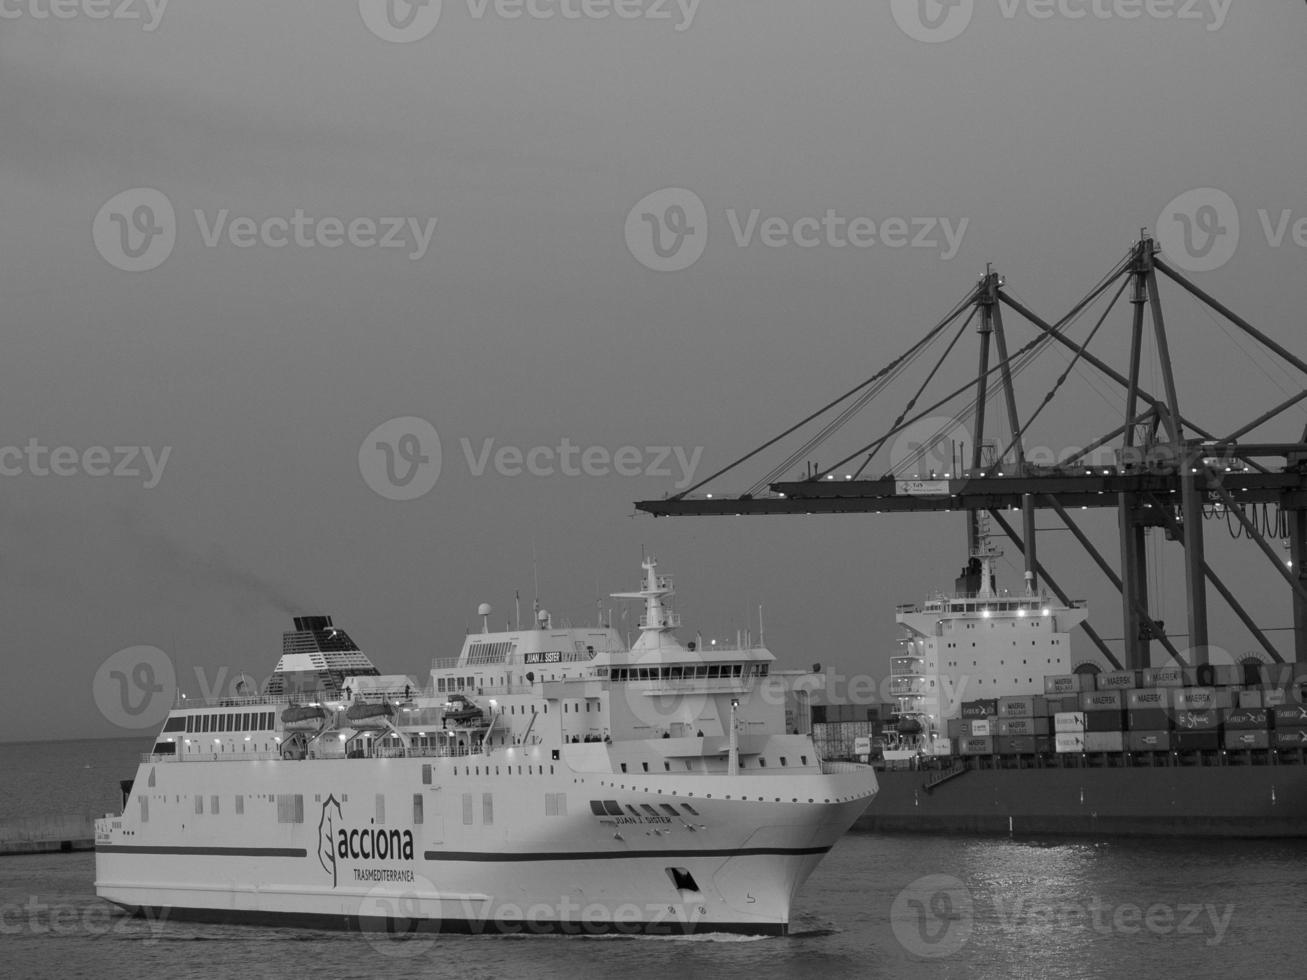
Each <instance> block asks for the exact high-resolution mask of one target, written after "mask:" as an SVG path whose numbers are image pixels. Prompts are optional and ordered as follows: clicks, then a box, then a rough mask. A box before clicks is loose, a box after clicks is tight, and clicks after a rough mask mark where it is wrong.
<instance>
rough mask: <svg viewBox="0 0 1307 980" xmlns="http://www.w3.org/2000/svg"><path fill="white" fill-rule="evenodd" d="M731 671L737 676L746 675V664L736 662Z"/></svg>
mask: <svg viewBox="0 0 1307 980" xmlns="http://www.w3.org/2000/svg"><path fill="white" fill-rule="evenodd" d="M731 673H732V674H733V675H735V676H736V677H742V676H743V675H744V664H734V665H733V666H732V667H731Z"/></svg>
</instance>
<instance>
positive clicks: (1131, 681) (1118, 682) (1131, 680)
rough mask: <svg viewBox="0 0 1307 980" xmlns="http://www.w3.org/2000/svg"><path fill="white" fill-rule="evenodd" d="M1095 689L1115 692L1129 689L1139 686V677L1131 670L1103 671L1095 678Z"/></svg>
mask: <svg viewBox="0 0 1307 980" xmlns="http://www.w3.org/2000/svg"><path fill="white" fill-rule="evenodd" d="M1095 680H1096V681H1097V683H1096V685H1095V686H1096V687H1097V688H1098V690H1100V691H1116V690H1121V689H1126V690H1128V689H1130V688H1132V687H1138V686H1139V676H1138V674H1137V673H1136V672H1135V671H1133V670H1111V671H1105V672H1104V673H1101V674H1099V675H1098V677H1097V678H1095Z"/></svg>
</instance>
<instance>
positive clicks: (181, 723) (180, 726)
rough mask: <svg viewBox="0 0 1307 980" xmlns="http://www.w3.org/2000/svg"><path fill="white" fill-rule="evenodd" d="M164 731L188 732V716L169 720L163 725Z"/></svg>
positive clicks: (174, 717) (176, 716)
mask: <svg viewBox="0 0 1307 980" xmlns="http://www.w3.org/2000/svg"><path fill="white" fill-rule="evenodd" d="M163 730H164V731H165V732H184V731H186V716H185V715H173V716H172V717H171V718H169V719H168V720H167V721H166V722H164V723H163Z"/></svg>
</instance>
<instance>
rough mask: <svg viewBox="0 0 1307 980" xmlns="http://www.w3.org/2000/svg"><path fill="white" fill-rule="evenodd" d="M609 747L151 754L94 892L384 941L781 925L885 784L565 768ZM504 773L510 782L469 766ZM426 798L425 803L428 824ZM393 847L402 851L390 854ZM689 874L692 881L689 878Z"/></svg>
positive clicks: (850, 778)
mask: <svg viewBox="0 0 1307 980" xmlns="http://www.w3.org/2000/svg"><path fill="white" fill-rule="evenodd" d="M579 749H584V750H585V751H577V750H579ZM598 749H600V747H599V746H593V747H592V746H584V747H564V749H563V750H562V757H561V758H560V759H559V760H558V761H556V762H554V761H552V760H550V758H549V755H548V753H546V752H543V751H541V750H540V749H533V750H531V751H529V752H526V751H524V750H518V761H522V764H523V765H524V766H525V767H526V769H527V771H528V772H529V773H530V774H527V775H518V774H517V773H518V771H519V766H518V765H517V762H516V761H515V762H512V763H510V762H508V755H507V754H506V753H493V754H492V755H488V756H481V757H477V758H475V759H469V758H467V757H464V758H461V759H458V758H455V759H449V758H439V759H429V760H428V759H420V758H415V759H377V760H369V761H367V762H366V763H363V762H361V761H360V760H311V761H304V762H287V761H280V760H274V759H267V760H261V761H250V762H235V761H232V762H212V763H190V764H186V765H168V764H160V765H152V764H148V763H147V764H145V765H143V766H142V767H141V771H140V773H139V774H138V776H137V780H138V782H137V788H138V790H139V788H140V787H141V786H147V784H151V783H152V785H148V786H147V791H146V793H145V795H146V796H147V798H148V799H149V803H148V804H146V806H148V820H147V821H145V822H144V823H142V822H141V821H140V816H141V813H140V812H138V813H136V814H132V813H131V812H130V810H129V811H128V813H127V814H125V815H124V817H123V818H121V819H116V818H115V819H108V818H106V819H105V820H102V821H100V822H99V824H98V825H97V846H96V851H97V855H96V869H97V874H96V890H97V893H98V894H99V895H100V896H101V897H103V898H105V899H107V900H109V901H111V902H114V903H116V904H118V905H120V906H122V907H124V908H126V909H128V910H132V911H136V912H141V913H143V914H146V915H148V916H150V917H151V919H154V920H161V921H164V922H167V921H169V920H185V919H189V920H203V921H215V922H239V923H257V924H263V925H277V924H282V925H300V926H306V927H313V928H337V929H340V928H343V929H361V930H371V931H376V932H378V933H380V934H385V935H388V936H389V935H394V934H396V933H400V934H403V933H407V932H463V933H466V932H473V933H493V934H497V933H533V932H541V933H547V932H563V933H576V934H600V933H611V932H618V933H655V934H660V933H661V934H680V933H694V932H715V931H723V932H743V933H751V934H781V933H784V932H786V930H787V928H788V923H789V920H790V907H791V903H792V901H793V899H794V896H795V893H796V892H797V891H798V889H799V887H800V885H802V883H803V881H804V880H805V879H806V878H807V877H808V875H809V874H810V873H811V872H812V870H813V868H815V867H816V865H817V863H818V862H819V861H820V860H821V858H822V857H823V856H824V855H825V853H826V852H827V851H828V850H829V849H830V848H831V846H832V845H833V844H834V843H835V841H836V840H838V838H839V837H840V835H841V834H843V833H844V832H845V831H846V830H847V829H848V827H849V826H850V825H851V824H852V823H853V821H854V820H855V819H857V817H858V816H859V815H860V814H861V812H862V811H863V810H864V809H865V808H866V806H867V804H868V803H869V802H870V800H871V798H872V795H873V794H874V792H875V778H874V775H873V774H872V772H871V770H870V769H866V768H863V767H849V768H848V769H847V770H846V771H842V772H838V773H829V774H823V773H811V772H809V773H801V774H795V775H794V776H786V777H783V778H778V777H779V774H776V775H772V774H767V775H761V774H759V775H754V774H747V775H746V774H739V775H733V776H727V775H725V774H690V773H686V774H683V775H672V774H666V773H662V774H656V775H654V774H641V775H639V776H627V775H621V774H613V773H596V772H583V771H578V770H573V769H571V768H570V766H569V765H568V764H567V756H568V755H569V754H571V755H575V756H578V757H582V758H584V757H587V756H593V754H594V752H595V750H598ZM569 750H571V751H570V752H569ZM527 758H530V759H531V761H529V762H528V761H524V760H525V759H527ZM551 762H552V765H551ZM469 763H471V765H469ZM496 766H498V769H496ZM424 767H426V769H427V772H428V777H427V778H428V779H429V782H427V783H424V781H423V779H424ZM551 768H552V770H553V772H550V769H551ZM496 771H500V772H502V773H503V774H502V775H483V776H478V775H466V774H465V773H468V772H472V773H476V772H481V773H491V772H496ZM510 773H511V774H510ZM152 776H153V780H151V777H152ZM237 789H239V790H240V791H241V796H242V797H243V799H242V809H243V812H242V813H241V814H239V815H238V814H236V813H235V812H234V809H235V803H234V797H235V790H237ZM779 793H785V794H788V796H780V797H778V795H777V794H779ZM378 795H380V796H381V797H382V798H383V799H382V801H381V802H378V800H377V797H378ZM415 795H418V796H421V797H422V800H423V803H422V810H421V816H422V819H421V822H415V820H414V817H415V816H416V813H415V810H416V807H415V805H414V803H413V800H412V797H413V796H415ZM547 795H548V796H551V797H552V799H553V802H552V805H551V804H549V803H547V801H546V796H547ZM196 796H201V797H202V798H203V799H204V800H205V801H206V802H205V804H204V807H205V810H206V812H205V813H203V814H197V813H195V812H194V811H195V804H194V802H193V801H194V798H195V797H196ZM214 796H217V797H218V802H219V810H218V813H216V814H214V813H212V812H211V810H212V802H211V801H212V798H213V797H214ZM296 796H298V797H300V798H302V813H301V814H300V817H301V821H300V822H290V823H284V822H279V821H278V816H279V807H281V808H285V807H286V806H287V804H286V802H285V801H288V800H293V799H294V798H295V797H296ZM279 797H280V798H281V800H282V801H283V802H281V803H280V804H279V802H278V798H279ZM487 797H488V798H489V802H487ZM468 799H470V800H471V803H470V804H469V803H468V802H467V800H468ZM591 801H615V802H617V803H619V804H620V805H621V807H622V808H623V810H624V815H623V816H621V817H616V816H612V815H608V814H605V815H604V816H597V815H595V814H594V813H593V812H592V807H591ZM687 805H688V807H689V808H692V810H693V811H694V812H693V813H691V812H689V810H687V809H686V807H687ZM631 807H633V808H635V810H636V811H638V812H639V813H640V814H641V816H639V817H635V816H631V815H630V810H629V809H628V808H631ZM646 808H651V809H653V810H654V811H655V812H656V814H657V815H656V816H650V815H649V814H648V812H647V809H646ZM669 808H670V810H674V811H676V813H677V816H675V817H673V816H670V815H669ZM379 813H380V814H382V815H383V820H382V822H381V823H378V822H377V815H378V814H379ZM284 815H285V814H284V811H283V816H284ZM387 817H388V819H387ZM487 817H489V818H490V819H489V821H487V820H486V818H487ZM342 832H343V834H344V840H343V841H342V837H341V835H342ZM378 832H379V833H380V834H381V835H382V836H384V837H385V838H386V841H387V843H385V844H381V843H380V842H379V841H378V838H377V833H378ZM351 834H353V835H354V837H353V840H352V841H351V838H350V835H351ZM365 837H366V838H367V841H366V842H364V840H363V838H365ZM328 840H329V841H330V847H329V848H328V845H327V841H328ZM410 840H411V845H410V843H409V842H410ZM395 842H399V845H400V847H399V849H400V855H399V857H398V858H396V857H393V856H392V855H391V854H390V853H389V851H390V848H391V846H392V845H394V844H395ZM405 845H409V846H405ZM374 846H375V847H377V849H378V850H379V851H380V850H382V849H384V850H385V851H386V854H385V857H381V858H378V857H376V856H375V854H373V852H372V848H373V847H374ZM410 848H411V849H410ZM363 852H367V856H364V853H363ZM351 855H353V856H351ZM672 869H675V871H673V870H672ZM679 874H685V875H688V878H684V879H682V880H680V881H679V882H678V880H677V879H676V877H674V875H679ZM678 884H680V885H681V886H683V887H678ZM686 885H692V887H685V886H686Z"/></svg>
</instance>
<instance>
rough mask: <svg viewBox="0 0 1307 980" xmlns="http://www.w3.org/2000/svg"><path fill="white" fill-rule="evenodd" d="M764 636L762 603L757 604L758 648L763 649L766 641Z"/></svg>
mask: <svg viewBox="0 0 1307 980" xmlns="http://www.w3.org/2000/svg"><path fill="white" fill-rule="evenodd" d="M765 637H766V634H765V633H764V632H763V630H762V603H761V602H760V603H758V646H760V647H765V646H766V645H767V641H766V639H765Z"/></svg>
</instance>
